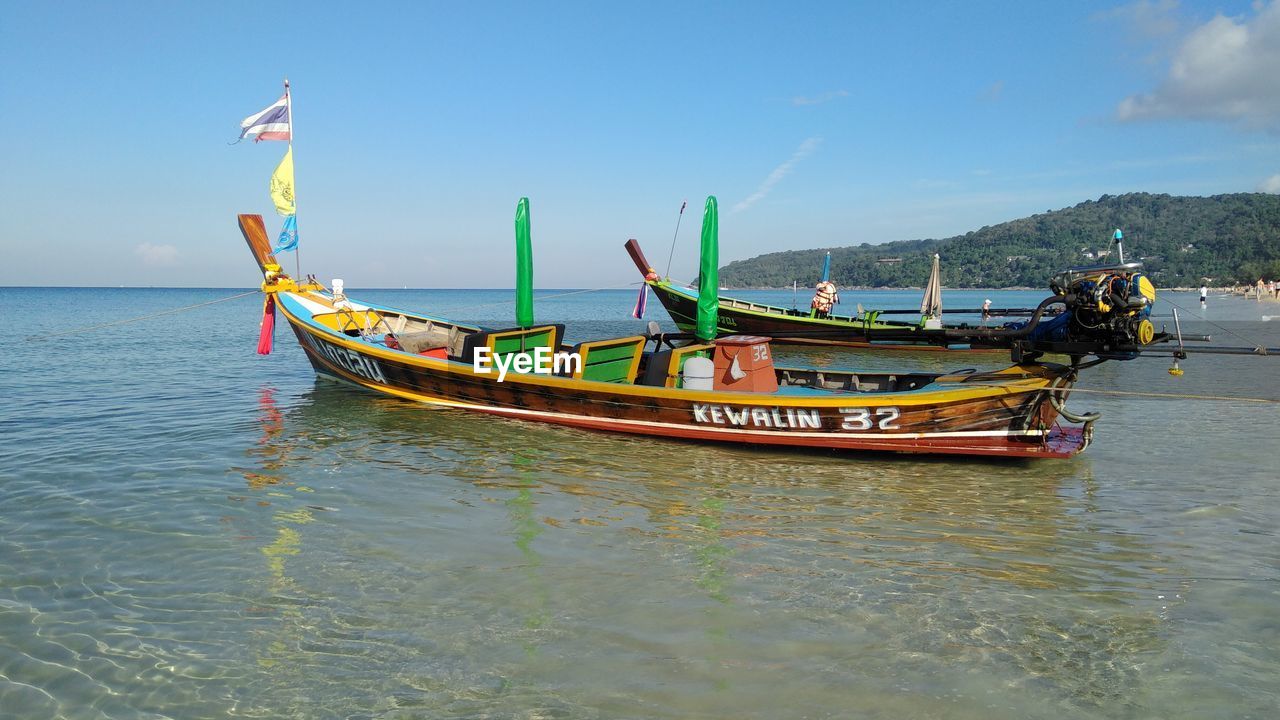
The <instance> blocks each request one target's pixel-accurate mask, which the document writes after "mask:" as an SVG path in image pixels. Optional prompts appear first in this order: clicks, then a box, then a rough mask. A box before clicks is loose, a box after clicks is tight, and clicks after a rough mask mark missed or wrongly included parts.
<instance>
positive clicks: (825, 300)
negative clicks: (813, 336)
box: [809, 280, 840, 318]
mask: <svg viewBox="0 0 1280 720" xmlns="http://www.w3.org/2000/svg"><path fill="white" fill-rule="evenodd" d="M814 290H815V292H814V294H813V302H811V303H809V307H811V308H813V313H814V317H820V318H824V317H827V316H828V315H830V314H831V308H832V306H834V305H839V304H840V296H839V295H838V294H837V293H836V284H835V283H833V282H831V281H830V280H822V281H820V282H819V283H818V285H817V287H816V288H814Z"/></svg>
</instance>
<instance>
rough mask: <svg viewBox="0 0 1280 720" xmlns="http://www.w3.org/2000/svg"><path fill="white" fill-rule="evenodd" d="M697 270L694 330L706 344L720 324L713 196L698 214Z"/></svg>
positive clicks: (717, 227)
mask: <svg viewBox="0 0 1280 720" xmlns="http://www.w3.org/2000/svg"><path fill="white" fill-rule="evenodd" d="M699 258H700V260H699V263H700V264H699V267H698V327H697V331H696V332H695V334H696V335H697V336H698V339H699V340H702V341H703V342H710V341H711V340H714V339H715V337H716V334H717V330H716V326H717V325H719V323H720V317H719V315H720V213H719V211H718V210H717V209H716V196H715V195H710V196H708V197H707V205H706V207H705V208H704V209H703V211H702V251H701V253H700V255H699Z"/></svg>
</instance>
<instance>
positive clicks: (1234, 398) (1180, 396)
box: [964, 383, 1280, 403]
mask: <svg viewBox="0 0 1280 720" xmlns="http://www.w3.org/2000/svg"><path fill="white" fill-rule="evenodd" d="M964 384H965V385H969V386H974V385H981V386H982V387H1003V386H1002V385H996V384H989V383H964ZM1039 389H1043V388H1039ZM1062 391H1063V392H1067V393H1071V394H1075V393H1086V394H1089V395H1121V396H1127V397H1148V398H1166V399H1170V400H1215V401H1228V402H1253V403H1280V399H1276V398H1258V397H1241V396H1238V395H1192V394H1190V393H1157V392H1139V391H1136V390H1092V389H1089V388H1081V387H1071V388H1063V389H1062Z"/></svg>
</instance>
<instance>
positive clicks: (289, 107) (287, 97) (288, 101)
mask: <svg viewBox="0 0 1280 720" xmlns="http://www.w3.org/2000/svg"><path fill="white" fill-rule="evenodd" d="M284 107H285V112H286V113H288V114H289V155H290V156H292V155H293V95H292V94H290V93H289V78H287V77H286V78H285V79H284ZM293 217H294V222H295V223H296V222H297V217H298V173H297V170H294V173H293ZM299 244H301V243H295V244H294V246H293V267H294V269H295V270H296V274H295V275H294V278H295V279H297V280H298V281H299V282H301V281H302V251H301V250H300V249H299V248H298V245H299Z"/></svg>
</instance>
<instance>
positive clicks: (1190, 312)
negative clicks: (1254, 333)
mask: <svg viewBox="0 0 1280 720" xmlns="http://www.w3.org/2000/svg"><path fill="white" fill-rule="evenodd" d="M1160 299H1161V300H1163V301H1165V302H1167V303H1169V304H1170V305H1172V306H1174V307H1176V308H1178V309H1179V310H1181V311H1182V312H1184V313H1186V314H1188V315H1190V316H1191V317H1192V318H1195V319H1196V320H1199V321H1200V322H1206V323H1209V324H1210V325H1212V326H1213V327H1216V328H1218V329H1219V330H1221V331H1222V332H1224V333H1227V334H1229V335H1234V336H1236V337H1238V338H1240V339H1241V340H1243V341H1245V342H1247V343H1249V344H1250V345H1252V346H1253V347H1255V348H1259V349H1260V348H1262V347H1263V344H1262V343H1260V342H1257V341H1256V340H1254V339H1252V338H1247V337H1245V336H1243V335H1241V334H1240V333H1238V332H1235V331H1233V330H1231V328H1228V327H1225V326H1223V325H1219V324H1218V323H1216V322H1214V321H1212V320H1210V319H1209V318H1207V317H1205V316H1203V315H1197V314H1196V313H1195V312H1194V311H1193V310H1190V309H1188V308H1184V307H1182V306H1181V305H1179V304H1178V303H1176V302H1174V301H1172V300H1170V299H1169V298H1168V297H1167V296H1166V297H1163V298H1160ZM1262 354H1263V355H1265V354H1266V353H1262Z"/></svg>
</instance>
